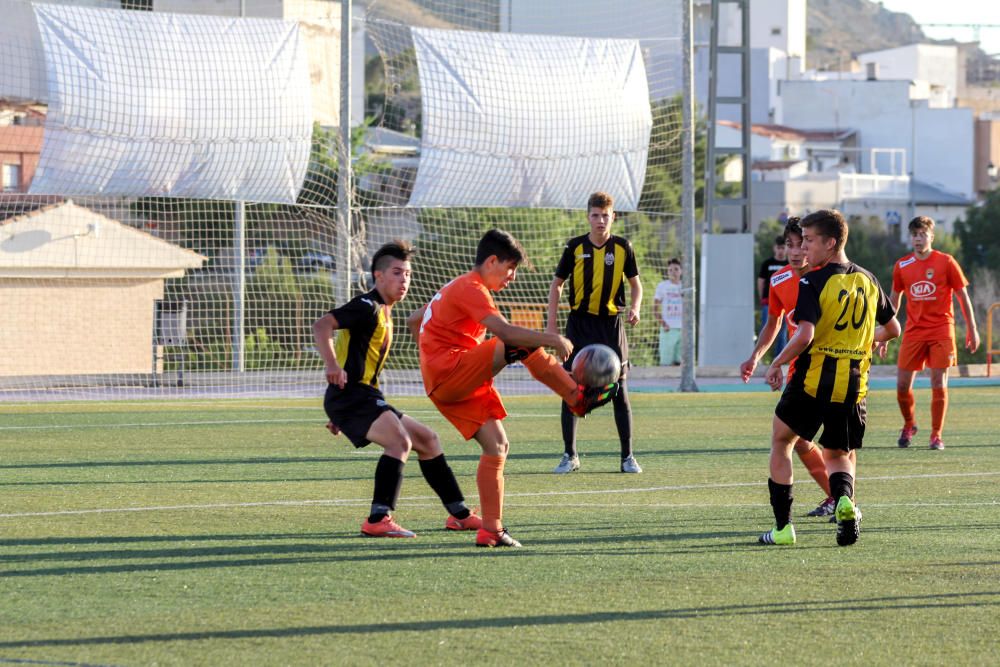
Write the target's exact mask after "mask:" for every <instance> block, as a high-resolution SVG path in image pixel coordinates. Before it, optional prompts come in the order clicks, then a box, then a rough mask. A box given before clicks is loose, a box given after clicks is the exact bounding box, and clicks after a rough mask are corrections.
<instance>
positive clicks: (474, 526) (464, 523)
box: [444, 510, 483, 530]
mask: <svg viewBox="0 0 1000 667" xmlns="http://www.w3.org/2000/svg"><path fill="white" fill-rule="evenodd" d="M444 527H445V528H447V529H448V530H479V529H480V528H482V527H483V518H482V517H481V516H479V515H478V514H476V510H470V511H469V516H467V517H465V518H464V519H458V518H456V517H453V516H452V515H450V514H449V515H448V519H447V520H446V521H445V522H444Z"/></svg>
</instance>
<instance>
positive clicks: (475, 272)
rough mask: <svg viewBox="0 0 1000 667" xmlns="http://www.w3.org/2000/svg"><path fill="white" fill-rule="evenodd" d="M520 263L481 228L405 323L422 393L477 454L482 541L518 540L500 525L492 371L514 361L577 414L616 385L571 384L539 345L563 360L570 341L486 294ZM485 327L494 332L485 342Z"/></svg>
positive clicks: (507, 242) (493, 233)
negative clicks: (457, 272) (459, 269)
mask: <svg viewBox="0 0 1000 667" xmlns="http://www.w3.org/2000/svg"><path fill="white" fill-rule="evenodd" d="M526 261H527V258H526V256H525V252H524V249H523V248H522V247H521V245H520V243H518V241H517V240H516V239H515V238H514V237H513V236H511V235H510V234H508V233H507V232H503V231H500V230H498V229H492V230H490V231H488V232H486V234H485V235H483V237H482V239H480V241H479V246H478V247H477V249H476V259H475V265H474V266H473V268H472V270H471V271H469V272H468V273H465V274H463V275H461V276H459V277H458V278H455V279H454V280H452V281H451V282H449V283H448V284H446V285H445V286H444V287H442V288H441V289H440V290H439V291H438V293H437V294H435V295H434V297H433V298H432V299H431V300H430V302H429V303H428V304H427V305H425V306H423V307H422V308H420V309H418V310H416V311H415V312H414V313H413V314H412V315H410V317H409V319H408V321H407V324H408V326H409V327H410V331H411V332H413V336H414V338H415V339H417V340H418V341H419V345H420V371H421V373H422V375H423V379H424V389H425V390H426V391H427V395H428V396H429V397H430V399H431V401H432V402H433V403H434V405H435V406H436V407H437V409H438V410H439V411H440V412H441V414H442V415H444V416H445V417H446V418H447V419H448V421H449V422H451V423H452V425H453V426H454V427H455V428H456V429H458V432H459V433H461V434H462V437H463V438H465V439H466V440H471V439H472V438H475V439H476V441H477V442H478V443H479V446H480V448H481V449H482V452H483V453H482V456H481V457H480V459H479V469H478V471H477V472H476V485H477V486H478V487H479V501H480V505H481V512H482V518H483V527H482V528H480V529H479V532H478V534H477V535H476V546H480V547H519V546H521V543H520V542H518V541H517V540H515V539H514V538H513V537H511V536H510V533H508V532H507V529H506V528H504V526H503V494H504V478H503V469H504V463H505V461H506V458H507V453H508V451H509V449H510V444H509V443H508V441H507V434H506V432H505V431H504V428H503V423H502V420H503V419H504V417H506V416H507V411H506V410H504V407H503V403H502V402H501V400H500V394H499V393H498V392H497V390H496V388H495V387H494V386H493V377H494V376H495V375H496V374H497V373H499V372H500V371H501V370H502V369H503V368H504V367H505V366H507V365H508V364H510V363H513V362H515V361H520V362H521V363H523V364H524V366H525V368H527V369H528V372H529V373H531V375H532V377H534V378H535V379H537V380H538V381H539V382H541V383H542V384H544V385H546V386H547V387H549V388H550V389H552V390H553V391H554V392H555V393H556V394H558V395H559V396H560V397H561V398H562V399H563V400H564V401H566V403H567V404H569V406H570V409H571V410H572V411H573V413H574V414H576V415H578V416H581V417H582V416H583V415H585V414H587V413H588V412H590V411H591V410H593V409H594V408H596V407H598V406H600V405H604V404H605V403H607V402H609V401H610V400H611V399H612V398H613V397H614V395H615V392H616V391H617V389H618V386H617V384H615V383H612V384H609V385H606V386H604V387H590V388H584V387H581V386H579V385H577V384H576V382H574V381H573V378H572V377H571V376H570V374H569V373H568V372H567V371H566V370H565V369H564V368H563V367H562V366H561V365H560V363H559V359H556V358H555V357H553V356H552V355H550V354H548V353H547V352H545V351H544V350H543V349H542V347H543V346H544V347H551V348H552V349H553V350H555V352H556V354H557V355H558V356H559V358H560V359H565V358H567V357H568V356H569V355H570V353H571V352H572V351H573V345H572V343H570V342H569V339H567V338H565V337H563V336H560V335H558V334H554V333H543V332H540V331H533V330H531V329H525V328H523V327H519V326H515V325H513V324H511V323H510V322H508V321H507V320H506V319H505V318H504V317H503V316H502V315H501V314H500V312H499V311H498V310H497V307H496V304H495V303H494V301H493V296H492V294H490V293H491V292H499V291H500V290H502V289H504V288H505V287H507V285H509V284H510V283H511V282H512V281H513V280H514V278H515V276H516V273H517V269H518V266H519V265H520V264H521V263H523V262H526ZM487 331H489V332H490V333H491V334H493V336H494V337H493V338H490V339H489V340H486V332H487Z"/></svg>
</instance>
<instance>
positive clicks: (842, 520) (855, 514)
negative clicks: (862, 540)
mask: <svg viewBox="0 0 1000 667" xmlns="http://www.w3.org/2000/svg"><path fill="white" fill-rule="evenodd" d="M834 516H835V517H836V518H837V544H839V545H840V546H842V547H848V546H850V545H852V544H854V543H855V542H857V541H858V537H860V536H861V510H859V509H858V508H857V507H855V506H854V503H853V502H851V499H850V498H849V497H847V496H841V497H840V499H839V500H838V501H837V509H836V510H835V511H834Z"/></svg>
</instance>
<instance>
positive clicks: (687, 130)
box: [680, 0, 698, 391]
mask: <svg viewBox="0 0 1000 667" xmlns="http://www.w3.org/2000/svg"><path fill="white" fill-rule="evenodd" d="M693 2H694V0H684V18H683V23H682V30H683V33H684V35H683V42H682V43H683V47H682V48H683V50H684V55H683V67H684V76H683V78H684V95H683V104H684V108H683V109H681V142H682V153H681V183H682V187H683V190H682V193H681V225H683V228H684V232H683V243H684V252H683V255H682V256H683V259H682V261H683V263H684V276H683V282H682V289H683V290H684V311H683V312H682V314H681V317H682V320H681V356H682V357H683V360H684V363H683V364H682V365H681V385H680V390H681V391H698V384H697V383H696V382H695V356H694V351H695V345H694V340H695V335H696V328H695V322H696V321H697V318H696V317H695V312H694V308H695V298H694V286H695V274H694V272H695V261H694V252H695V249H694V236H695V219H694V131H695V125H694V53H693V50H694V20H693V15H694V4H693Z"/></svg>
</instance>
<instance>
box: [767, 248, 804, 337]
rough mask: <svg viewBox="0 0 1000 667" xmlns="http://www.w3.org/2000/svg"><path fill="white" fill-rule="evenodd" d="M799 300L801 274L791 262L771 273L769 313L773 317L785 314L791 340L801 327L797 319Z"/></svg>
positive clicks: (768, 299) (768, 296)
mask: <svg viewBox="0 0 1000 667" xmlns="http://www.w3.org/2000/svg"><path fill="white" fill-rule="evenodd" d="M798 300H799V274H798V273H797V272H796V271H795V269H793V268H792V265H791V264H787V265H785V266H784V267H782V268H780V269H778V270H777V271H775V272H774V273H772V274H771V287H770V289H769V290H768V292H767V314H768V315H770V316H771V317H782V315H784V318H785V324H786V325H787V326H788V339H789V340H791V338H792V336H794V335H795V330H796V329H798V328H799V325H798V323H797V322H796V321H795V302H796V301H798Z"/></svg>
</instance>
